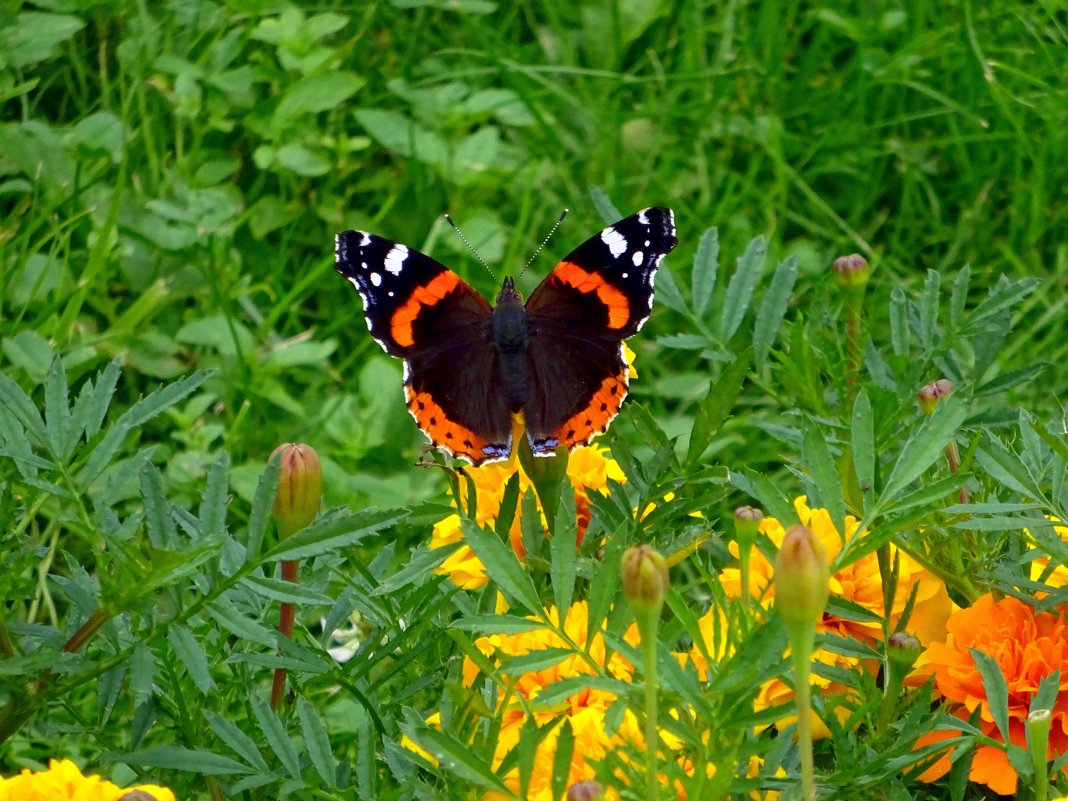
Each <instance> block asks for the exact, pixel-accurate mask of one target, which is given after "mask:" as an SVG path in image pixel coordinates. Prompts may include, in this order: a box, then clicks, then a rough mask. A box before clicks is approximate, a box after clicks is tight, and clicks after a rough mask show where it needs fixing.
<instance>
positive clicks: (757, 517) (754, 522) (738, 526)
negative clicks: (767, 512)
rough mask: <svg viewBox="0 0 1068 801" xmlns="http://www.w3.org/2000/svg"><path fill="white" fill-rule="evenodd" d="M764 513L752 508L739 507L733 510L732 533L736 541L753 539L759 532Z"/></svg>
mask: <svg viewBox="0 0 1068 801" xmlns="http://www.w3.org/2000/svg"><path fill="white" fill-rule="evenodd" d="M763 519H764V513H763V512H762V511H760V510H759V509H756V508H754V507H752V506H739V507H738V508H737V509H735V510H734V531H735V534H736V535H737V537H738V539H742V538H743V537H744V538H746V539H750V540H751V539H754V538H755V537H756V535H757V533H758V532H759V531H760V521H761V520H763Z"/></svg>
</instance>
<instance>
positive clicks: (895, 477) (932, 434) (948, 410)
mask: <svg viewBox="0 0 1068 801" xmlns="http://www.w3.org/2000/svg"><path fill="white" fill-rule="evenodd" d="M967 416H968V403H967V401H966V399H965V398H963V397H962V396H960V395H951V396H950V397H948V398H944V399H943V400H942V401H940V402H939V404H938V407H937V408H936V409H935V411H934V413H933V414H932V415H930V416H929V417H927V418H926V419H925V420H924V421H923V423H922V424H921V425H920V426H919V428H917V429H916V430H915V431H914V432H913V434H912V436H911V437H909V440H908V442H906V443H905V447H904V448H903V449H902V450H901V455H900V456H898V458H897V461H896V462H894V466H893V467H892V468H891V469H890V475H889V477H888V478H887V479H886V484H885V486H884V487H883V493H882V496H881V497H880V499H879V504H880V506H885V505H886V504H887V503H888V502H889V501H891V500H893V499H894V498H896V497H897V496H898V495H899V494H900V493H901V492H902V490H904V489H905V488H906V487H907V486H908V485H909V484H911V483H912V482H913V481H915V480H916V479H917V478H919V477H920V475H921V474H922V473H923V472H924V471H925V470H927V469H928V468H929V467H930V466H931V465H932V464H933V463H934V462H935V460H936V459H938V458H939V457H940V456H942V454H943V453H944V452H945V449H946V446H947V445H948V444H949V443H950V441H951V440H952V439H953V438H954V437H955V436H956V434H957V431H958V430H959V429H960V426H961V423H963V422H964V419H965V418H966V417H967Z"/></svg>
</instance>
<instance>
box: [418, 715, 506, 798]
mask: <svg viewBox="0 0 1068 801" xmlns="http://www.w3.org/2000/svg"><path fill="white" fill-rule="evenodd" d="M408 736H409V737H411V738H412V740H414V741H415V743H416V744H417V745H419V746H421V747H422V748H424V749H425V750H426V751H427V752H428V753H430V754H431V755H432V756H433V757H434V758H435V759H436V760H437V761H438V763H439V765H440V766H441V768H442V769H443V770H446V771H448V772H449V773H451V774H453V775H454V776H456V777H457V778H459V779H460V780H462V781H465V782H470V783H471V784H474V785H477V786H478V787H483V788H485V789H487V790H495V791H496V792H498V793H503V794H505V797H507V798H513V797H514V795H513V793H511V792H510V791H509V790H508V788H507V787H505V785H504V783H503V782H501V780H500V779H498V778H497V776H495V775H494V773H493V771H491V770H490V769H489V766H488V765H487V764H486V761H485V760H483V759H480V758H479V757H478V755H476V754H475V753H474V751H472V750H471V746H470V745H468V744H467V743H462V742H460V741H459V740H457V739H455V738H453V737H450V736H449V735H447V734H445V733H444V732H440V731H437V730H435V729H432V728H430V727H429V726H428V727H425V728H420V729H419V730H417V731H414V730H412V731H409V732H408Z"/></svg>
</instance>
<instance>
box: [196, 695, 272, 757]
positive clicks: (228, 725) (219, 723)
mask: <svg viewBox="0 0 1068 801" xmlns="http://www.w3.org/2000/svg"><path fill="white" fill-rule="evenodd" d="M204 719H205V720H207V721H208V725H209V726H211V729H212V731H214V732H215V734H217V735H218V737H219V739H220V740H222V741H223V742H224V743H226V744H227V745H228V746H230V748H231V749H233V751H234V753H235V754H237V755H238V756H240V757H241V758H242V759H244V760H245V761H246V762H247V763H248V764H249V765H251V766H252V767H254V768H256V769H257V770H259V771H262V772H263V773H271V769H270V768H269V767H268V766H267V762H266V760H264V758H263V755H262V754H261V753H260V749H259V748H257V747H256V743H255V742H253V740H252V738H251V737H249V736H248V735H247V734H245V732H243V731H241V729H240V728H238V726H237V724H236V723H233V722H232V721H230V720H228V719H227V718H225V717H223V716H222V715H220V714H218V713H217V712H214V711H212V710H211V709H208V708H205V709H204Z"/></svg>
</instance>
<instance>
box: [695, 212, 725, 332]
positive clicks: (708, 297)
mask: <svg viewBox="0 0 1068 801" xmlns="http://www.w3.org/2000/svg"><path fill="white" fill-rule="evenodd" d="M718 273H719V231H718V230H717V229H716V228H715V227H712V228H709V229H708V230H707V231H705V232H704V234H702V235H701V240H700V241H699V242H698V243H697V253H696V254H695V255H694V258H693V275H692V276H691V279H690V282H691V286H692V292H691V294H692V296H693V311H694V314H696V315H697V316H698V317H699V318H700V317H704V314H705V311H706V310H707V309H708V306H709V304H710V303H711V302H712V293H713V292H715V291H716V276H717V274H718Z"/></svg>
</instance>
